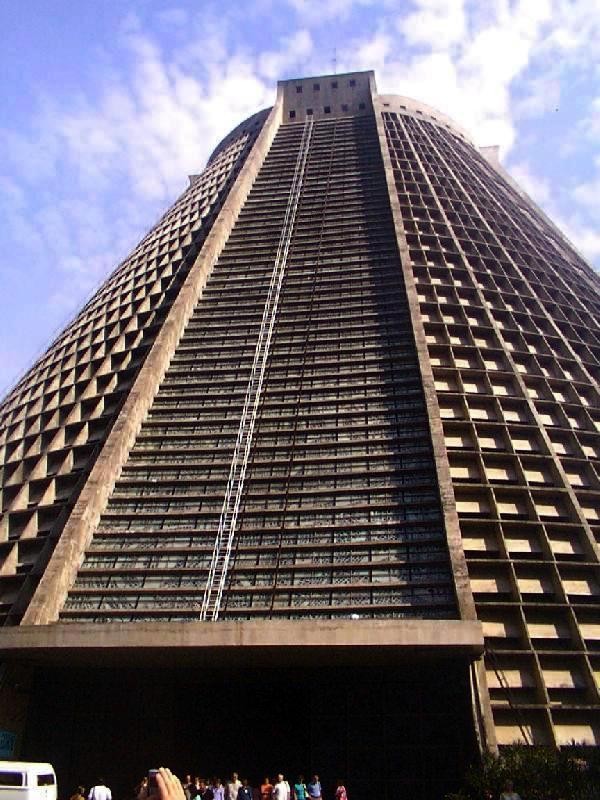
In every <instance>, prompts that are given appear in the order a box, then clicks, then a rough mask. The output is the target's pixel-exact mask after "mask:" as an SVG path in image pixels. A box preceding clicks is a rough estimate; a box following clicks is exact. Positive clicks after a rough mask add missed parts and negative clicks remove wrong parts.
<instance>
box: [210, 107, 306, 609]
mask: <svg viewBox="0 0 600 800" xmlns="http://www.w3.org/2000/svg"><path fill="white" fill-rule="evenodd" d="M312 129H313V118H312V117H307V118H306V122H305V123H304V128H303V130H302V138H301V140H300V148H299V150H298V157H297V159H296V167H295V170H294V176H293V178H292V184H291V186H290V193H289V197H288V202H287V207H286V210H285V216H284V219H283V225H282V228H281V235H280V237H279V244H278V246H277V254H276V256H275V263H274V265H273V272H272V274H271V281H270V284H269V291H268V293H267V299H266V302H265V307H264V310H263V315H262V320H261V324H260V330H259V334H258V341H257V343H256V349H255V351H254V360H253V362H252V369H251V371H250V379H249V381H248V387H247V389H246V396H245V398H244V406H243V410H242V416H241V419H240V426H239V429H238V434H237V439H236V442H235V447H234V450H233V457H232V460H231V468H230V470H229V479H228V481H227V488H226V489H225V497H224V499H223V507H222V509H221V516H220V518H219V527H218V530H217V536H216V539H215V545H214V548H213V553H212V558H211V563H210V568H209V572H208V580H207V583H206V588H205V590H204V597H203V599H202V608H201V611H200V619H201V620H213V621H215V620H217V619H218V618H219V611H220V608H221V598H222V596H223V589H224V587H225V582H226V580H227V572H228V568H229V562H230V558H231V550H232V547H233V541H234V538H235V526H236V521H237V517H238V513H239V509H240V502H241V498H242V492H243V488H244V480H245V477H246V469H247V466H248V458H249V456H250V449H251V447H252V437H253V433H254V425H255V422H256V416H257V411H258V407H259V405H260V396H261V390H262V385H263V380H264V376H265V370H266V366H267V360H268V357H269V350H270V346H271V338H272V335H273V329H274V327H275V318H276V316H277V307H278V304H279V293H280V291H281V285H282V283H283V276H284V274H285V268H286V264H287V257H288V252H289V249H290V243H291V240H292V233H293V229H294V223H295V221H296V212H297V210H298V203H299V201H300V194H301V191H302V184H303V181H304V172H305V169H306V161H307V158H308V151H309V147H310V141H311V137H312Z"/></svg>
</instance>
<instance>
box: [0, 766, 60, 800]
mask: <svg viewBox="0 0 600 800" xmlns="http://www.w3.org/2000/svg"><path fill="white" fill-rule="evenodd" d="M0 800H56V773H55V772H54V767H53V766H52V764H39V763H35V762H33V761H0Z"/></svg>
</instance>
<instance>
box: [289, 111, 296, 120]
mask: <svg viewBox="0 0 600 800" xmlns="http://www.w3.org/2000/svg"><path fill="white" fill-rule="evenodd" d="M295 116H296V112H295V111H294V110H293V109H292V110H291V111H290V119H294V117H295Z"/></svg>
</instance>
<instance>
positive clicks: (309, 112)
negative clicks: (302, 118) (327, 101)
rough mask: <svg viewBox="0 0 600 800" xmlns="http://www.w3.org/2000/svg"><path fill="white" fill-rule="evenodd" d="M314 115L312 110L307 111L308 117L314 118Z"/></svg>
mask: <svg viewBox="0 0 600 800" xmlns="http://www.w3.org/2000/svg"><path fill="white" fill-rule="evenodd" d="M312 115H313V110H312V108H307V109H306V116H307V117H312Z"/></svg>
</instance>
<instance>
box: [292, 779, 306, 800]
mask: <svg viewBox="0 0 600 800" xmlns="http://www.w3.org/2000/svg"><path fill="white" fill-rule="evenodd" d="M307 794H308V791H307V789H306V784H305V783H304V775H298V777H297V778H296V783H295V784H294V797H295V800H306V795H307Z"/></svg>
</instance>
